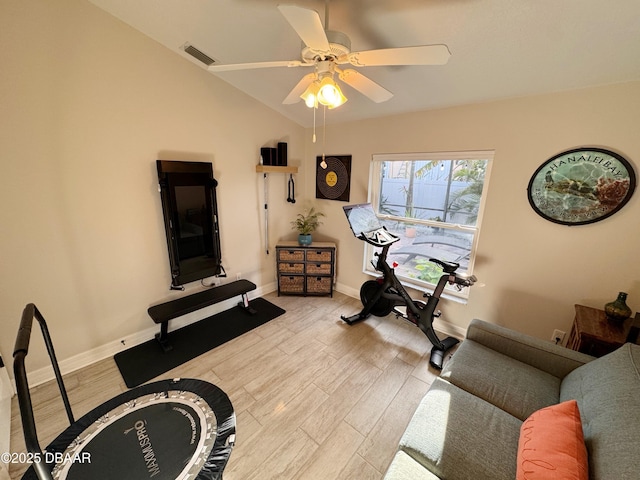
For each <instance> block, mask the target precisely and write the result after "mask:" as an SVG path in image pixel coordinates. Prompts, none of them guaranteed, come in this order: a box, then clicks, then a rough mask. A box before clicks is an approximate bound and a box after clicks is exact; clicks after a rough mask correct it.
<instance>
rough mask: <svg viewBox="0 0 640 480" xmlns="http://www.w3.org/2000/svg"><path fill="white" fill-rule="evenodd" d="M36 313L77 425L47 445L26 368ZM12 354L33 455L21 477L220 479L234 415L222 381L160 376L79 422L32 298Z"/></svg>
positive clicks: (231, 441) (229, 447)
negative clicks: (42, 438)
mask: <svg viewBox="0 0 640 480" xmlns="http://www.w3.org/2000/svg"><path fill="white" fill-rule="evenodd" d="M34 317H35V318H36V319H37V320H38V321H39V322H40V326H41V328H42V331H43V335H44V337H45V344H46V345H47V349H48V351H49V355H50V357H51V360H52V364H53V367H54V372H55V373H56V379H57V380H58V386H59V387H60V392H61V394H62V399H63V402H64V404H65V408H66V410H67V416H68V417H69V421H70V423H71V425H70V426H69V427H68V428H67V429H66V430H64V431H63V432H62V433H61V434H60V435H58V437H56V439H55V440H54V441H53V442H51V444H49V446H48V447H47V448H46V449H45V450H44V451H42V450H41V449H40V446H39V444H38V439H37V434H36V430H35V423H34V418H33V409H32V405H31V399H30V396H29V387H28V384H27V380H26V374H25V369H24V358H25V357H26V354H27V352H28V344H29V337H30V333H31V323H32V319H33V318H34ZM13 355H14V372H15V377H16V385H17V387H18V388H17V389H18V400H19V404H20V413H21V417H22V423H23V429H24V434H25V442H26V446H27V450H28V451H29V453H30V455H31V456H32V457H31V458H32V459H33V460H34V463H33V464H32V466H31V467H29V469H28V470H27V471H26V473H25V475H24V476H23V477H22V478H23V479H36V480H42V479H60V480H63V479H68V480H88V479H91V480H113V479H120V478H127V479H149V478H153V479H154V480H175V479H189V480H192V479H193V480H213V479H221V478H222V472H223V470H224V468H225V466H226V464H227V461H228V459H229V455H230V454H231V450H232V448H233V445H234V442H235V425H236V421H235V413H234V411H233V406H232V405H231V401H230V400H229V397H228V396H227V395H226V394H225V393H224V392H223V391H222V390H221V389H220V388H218V387H217V386H215V385H213V384H211V383H208V382H205V381H202V380H197V379H167V380H161V381H157V382H153V383H149V384H145V385H141V386H139V387H136V388H134V389H132V390H129V391H127V392H124V393H122V394H120V395H118V396H117V397H114V398H112V399H111V400H109V401H107V402H105V403H103V404H102V405H100V406H98V407H96V408H94V409H93V410H91V411H90V412H89V413H87V414H86V415H84V416H83V417H81V418H80V419H78V420H74V419H73V414H72V413H71V408H70V406H69V401H68V398H67V393H66V390H65V388H64V384H63V383H62V377H61V375H60V371H59V368H58V365H57V361H56V359H55V354H54V352H53V346H52V345H51V341H50V336H49V333H48V331H47V327H46V323H45V322H44V319H43V318H42V315H41V314H40V312H39V311H38V310H37V308H36V307H35V305H33V304H29V305H27V307H26V308H25V311H24V313H23V317H22V322H21V324H20V330H19V332H18V338H17V340H16V347H15V350H14V354H13ZM37 460H40V461H37Z"/></svg>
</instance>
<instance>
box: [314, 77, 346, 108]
mask: <svg viewBox="0 0 640 480" xmlns="http://www.w3.org/2000/svg"><path fill="white" fill-rule="evenodd" d="M316 98H317V99H318V102H319V103H320V104H321V105H326V106H327V107H329V109H332V108H336V107H339V106H340V105H343V104H344V103H345V102H346V101H347V97H345V96H344V94H343V93H342V90H340V87H339V86H338V84H337V83H336V82H335V81H334V80H333V78H331V77H328V76H327V77H324V78H323V79H322V81H321V82H320V88H319V89H318V93H317V95H316Z"/></svg>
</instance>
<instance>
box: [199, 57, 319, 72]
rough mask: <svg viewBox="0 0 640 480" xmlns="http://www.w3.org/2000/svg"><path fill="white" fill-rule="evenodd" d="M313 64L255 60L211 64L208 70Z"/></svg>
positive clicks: (298, 61) (297, 61)
mask: <svg viewBox="0 0 640 480" xmlns="http://www.w3.org/2000/svg"><path fill="white" fill-rule="evenodd" d="M303 66H313V64H312V63H305V62H301V61H300V60H281V61H274V62H255V63H230V64H227V65H210V66H208V67H207V70H209V71H210V72H214V73H215V72H226V71H230V70H249V69H254V68H273V67H303Z"/></svg>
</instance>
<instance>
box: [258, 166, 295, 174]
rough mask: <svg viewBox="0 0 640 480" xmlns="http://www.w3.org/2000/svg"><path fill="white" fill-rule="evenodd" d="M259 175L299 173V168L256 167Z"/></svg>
mask: <svg viewBox="0 0 640 480" xmlns="http://www.w3.org/2000/svg"><path fill="white" fill-rule="evenodd" d="M256 172H258V173H298V167H289V166H286V167H278V166H276V165H256Z"/></svg>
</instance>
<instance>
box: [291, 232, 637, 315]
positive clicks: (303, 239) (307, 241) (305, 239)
mask: <svg viewBox="0 0 640 480" xmlns="http://www.w3.org/2000/svg"><path fill="white" fill-rule="evenodd" d="M298 243H299V244H300V245H311V234H307V235H304V234H302V233H301V234H300V235H298ZM629 315H631V314H629Z"/></svg>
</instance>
